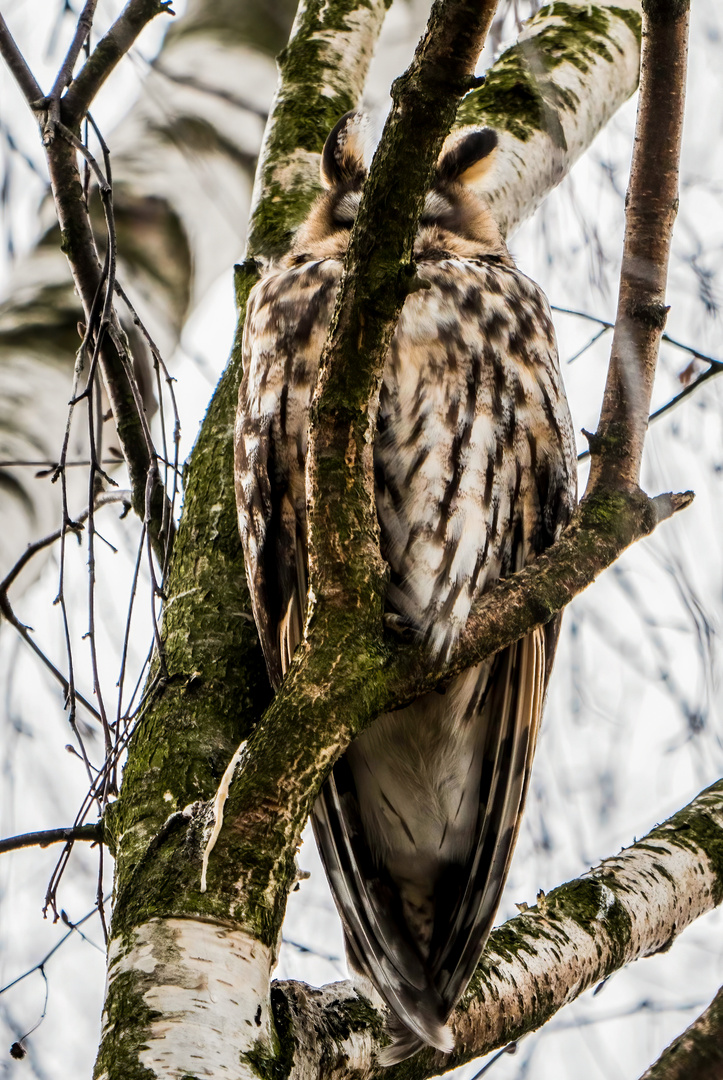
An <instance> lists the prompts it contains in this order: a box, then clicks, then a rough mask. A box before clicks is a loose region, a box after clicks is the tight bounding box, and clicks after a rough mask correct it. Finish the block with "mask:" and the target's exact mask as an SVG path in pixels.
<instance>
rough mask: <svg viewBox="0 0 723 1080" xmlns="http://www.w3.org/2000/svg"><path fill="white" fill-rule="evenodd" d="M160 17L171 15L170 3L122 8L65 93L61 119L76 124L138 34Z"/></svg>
mask: <svg viewBox="0 0 723 1080" xmlns="http://www.w3.org/2000/svg"><path fill="white" fill-rule="evenodd" d="M164 13H166V14H170V15H173V14H174V12H173V10H172V8H171V3H170V0H130V3H128V4H126V6H125V7H124V8H123V11H122V12H121V13H120V15H119V16H118V18H117V19H116V21H115V22H114V23H113V25H112V26H111V28H110V29H109V30H108V32H107V33H106V34H104V35H103V37H102V38H101V39H100V41H99V42H98V44H97V45H96V47H95V49H94V50H93V52H92V53H91V54H90V56H89V58H88V59H87V60H86V62H85V64H84V65H83V67H82V68H81V69H80V71H79V72H78V74H77V75H76V77H75V79H73V81H72V82H71V84H70V86H69V87H68V90H67V91H66V93H65V97H64V98H63V116H64V118H65V120H66V122H67V123H68V124H70V125H71V126H72V125H73V124H78V123H80V121H81V119H82V118H83V117H84V116H85V114H86V112H87V111H88V109H89V108H90V106H91V105H92V103H93V99H94V98H95V95H96V94H97V93H98V91H99V90H100V88H101V86H102V85H103V83H104V82H105V81H106V79H107V78H108V76H109V75H110V74H111V72H112V71H113V70H114V68H115V67H116V65H117V64H118V62H119V61H120V60H121V59H122V58H123V57H124V56H125V55H126V53H127V52H128V51H129V49H130V48H131V46H132V45H133V43H134V41H135V40H136V38H137V37H138V35H139V34H140V33H141V31H142V30H143V29H144V28H145V27H146V26H147V25H148V23H149V22H151V20H152V19H154V18H155V17H156V15H161V14H164Z"/></svg>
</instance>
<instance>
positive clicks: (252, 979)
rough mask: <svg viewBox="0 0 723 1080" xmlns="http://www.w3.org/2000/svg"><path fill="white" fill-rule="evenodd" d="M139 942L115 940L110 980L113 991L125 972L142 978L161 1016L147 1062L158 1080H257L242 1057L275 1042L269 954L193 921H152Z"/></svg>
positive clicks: (236, 934) (145, 1052)
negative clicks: (128, 943) (188, 1078)
mask: <svg viewBox="0 0 723 1080" xmlns="http://www.w3.org/2000/svg"><path fill="white" fill-rule="evenodd" d="M133 938H134V940H133V944H132V946H131V948H130V949H123V950H122V947H121V943H120V942H119V941H118V940H116V941H113V942H112V943H111V945H110V949H109V963H108V982H109V990H110V992H111V993H112V986H113V982H114V981H115V980H116V979H117V978H118V977H119V976H120V975H123V974H126V973H129V972H130V973H134V974H136V975H137V976H138V977H139V978H138V989H139V992H140V993H142V995H143V1000H144V1001H145V1003H146V1004H147V1005H148V1007H149V1008H150V1009H152V1010H153V1011H154V1013H157V1014H158V1015H157V1016H156V1018H155V1019H154V1020H153V1021H152V1022H151V1024H150V1026H149V1030H148V1033H147V1035H146V1038H145V1039H144V1044H143V1048H142V1049H141V1051H140V1053H139V1061H140V1062H141V1064H142V1065H144V1066H145V1067H146V1068H148V1069H150V1070H151V1072H152V1074H153V1076H154V1077H157V1078H158V1080H179V1078H180V1077H182V1076H186V1075H190V1076H197V1077H203V1078H209V1080H252V1078H253V1080H258V1077H257V1076H256V1074H255V1073H254V1071H253V1069H252V1068H251V1066H250V1065H249V1064H248V1063H247V1062H245V1061H244V1060H243V1059H242V1055H243V1054H244V1053H245V1052H248V1051H249V1050H252V1049H253V1048H254V1046H256V1044H257V1043H259V1042H261V1043H262V1044H264V1045H265V1046H268V1045H269V1044H270V1030H271V1025H270V1015H269V980H270V975H271V966H272V962H273V956H272V953H271V950H270V949H267V948H266V947H265V946H263V945H261V944H260V943H259V942H258V941H255V940H254V939H253V938H251V937H250V936H249V935H248V934H245V933H243V932H241V931H239V930H231V929H227V928H226V927H223V926H218V925H214V924H212V923H207V922H201V921H200V920H195V919H151V920H150V921H149V922H147V923H144V924H143V925H142V926H140V927H139V928H138V929H137V930H135V931H134V935H133ZM105 1023H106V1026H107V1018H106V1020H105ZM105 1075H106V1074H104V1076H103V1077H101V1078H99V1080H105Z"/></svg>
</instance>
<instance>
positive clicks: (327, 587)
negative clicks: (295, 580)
mask: <svg viewBox="0 0 723 1080" xmlns="http://www.w3.org/2000/svg"><path fill="white" fill-rule="evenodd" d="M496 7H497V0H436V2H435V3H434V5H433V7H432V11H431V13H430V17H429V22H428V24H427V28H426V30H425V33H424V34H423V36H422V38H421V40H420V42H419V44H418V45H417V49H416V51H415V54H414V58H413V60H412V63H411V65H410V66H409V68H408V69H407V71H406V72H405V73H404V75H402V76H401V77H400V78H399V79H397V81H396V82H395V83H394V85H393V87H392V108H391V111H390V113H389V116H388V117H387V121H386V124H385V125H384V131H383V132H382V137H381V140H380V143H379V146H378V147H377V150H376V153H375V155H374V160H373V162H372V166H371V169H370V172H369V177H368V179H367V182H366V184H365V186H364V193H363V196H362V200H361V205H360V207H359V212H358V214H357V218H356V221H355V223H354V227H353V229H352V234H351V238H350V242H349V250H348V252H347V255H346V259H345V261H344V273H343V276H342V280H341V283H340V286H339V291H338V294H337V298H336V306H335V309H334V315H333V318H332V323H331V329H330V331H329V336H328V338H327V341H326V344H325V346H324V349H323V352H322V356H321V369H320V377H319V382H318V385H317V388H316V393H315V395H314V400H313V403H312V407H311V417H310V429H309V451H308V457H307V465H306V478H307V498H308V500H309V510H308V526H309V581H310V596H313V597H314V598H315V600H316V601H317V602H319V603H323V602H333V603H335V604H338V605H339V606H340V607H341V608H347V609H348V608H349V606H354V607H356V608H358V609H360V610H362V611H366V610H368V611H369V613H370V615H371V616H372V618H373V617H374V615H375V614H376V616H377V617H378V618H379V619H381V599H382V597H383V593H384V583H385V581H386V572H387V571H386V566H385V564H384V563H383V560H382V559H381V556H380V554H379V543H378V526H377V517H376V506H375V497H374V481H373V467H372V444H373V440H374V422H373V417H374V416H375V414H376V407H375V405H374V399H375V396H376V395H378V392H379V386H380V382H381V375H382V369H383V366H384V362H385V359H386V356H387V352H388V349H389V345H390V342H391V339H392V335H393V333H394V330H395V328H396V325H397V320H398V318H399V314H400V312H401V310H402V306H403V304H404V301H405V299H406V297H407V295H408V292H409V282H410V279H412V278H413V277H414V266H413V259H412V249H413V245H414V236H415V233H416V229H417V222H418V220H419V215H420V213H421V211H422V206H423V204H424V197H425V194H426V192H427V190H428V188H429V182H430V177H431V174H432V170H433V168H434V164H435V162H436V160H437V157H438V156H439V152H440V150H441V148H442V143H443V142H444V140H445V138H446V137H447V135H448V133H449V131H450V129H451V127H452V124H453V122H454V118H455V116H456V113H457V109H458V107H459V103H460V101H461V99H462V98H463V97H464V95H465V94H466V93H467V92H468V91H469V90H470V89H471V88H472V87H473V86H474V85H475V80H474V70H475V65H476V63H477V60H478V58H479V55H480V52H481V51H482V47H483V45H484V42H485V38H486V36H487V31H488V29H489V26H490V23H491V22H492V18H493V16H494V13H495V9H496ZM402 177H403V178H404V179H403V182H402Z"/></svg>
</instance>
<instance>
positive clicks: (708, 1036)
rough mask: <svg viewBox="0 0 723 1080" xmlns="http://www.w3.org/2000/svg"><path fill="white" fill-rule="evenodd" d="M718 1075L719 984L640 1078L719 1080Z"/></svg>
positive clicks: (721, 1050) (722, 1025) (722, 1009)
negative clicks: (687, 1025)
mask: <svg viewBox="0 0 723 1080" xmlns="http://www.w3.org/2000/svg"><path fill="white" fill-rule="evenodd" d="M722 1076H723V987H721V989H720V990H719V991H718V993H717V994H716V996H715V997H714V998H713V1000H712V1002H711V1003H710V1005H709V1006H708V1008H707V1009H706V1010H705V1012H704V1013H701V1015H700V1016H699V1017H698V1019H697V1020H695V1021H694V1022H693V1023H692V1024H691V1025H690V1027H689V1028H687V1029H686V1030H685V1031H684V1032H683V1034H682V1035H679V1036H678V1038H677V1039H675V1041H674V1042H672V1043H671V1044H670V1046H669V1047H668V1048H667V1050H664V1051H663V1053H662V1054H661V1055H660V1057H659V1058H658V1060H657V1061H656V1062H655V1063H654V1064H653V1065H651V1066H650V1068H649V1069H648V1070H647V1072H646V1073H644V1074H643V1076H641V1078H640V1080H692V1078H695V1080H721V1077H722Z"/></svg>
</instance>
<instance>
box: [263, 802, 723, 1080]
mask: <svg viewBox="0 0 723 1080" xmlns="http://www.w3.org/2000/svg"><path fill="white" fill-rule="evenodd" d="M722 899H723V781H718V782H717V783H716V784H713V785H712V786H711V787H710V788H708V789H706V790H705V791H703V792H701V793H700V795H698V796H697V797H696V798H695V799H694V800H693V802H691V803H690V804H689V805H688V806H687V807H685V808H684V809H683V810H680V811H679V812H678V813H677V814H675V815H674V816H673V817H672V818H670V819H669V820H668V821H666V822H664V823H663V824H662V825H658V826H657V827H656V828H654V829H653V830H652V831H651V832H649V833H648V835H647V836H645V837H644V838H643V839H642V840H639V841H638V842H637V843H635V844H633V845H632V847H629V848H626V849H624V850H623V851H622V852H620V854H619V855H615V856H612V857H611V858H608V859H605V860H604V861H603V862H602V863H600V865H599V866H596V867H595V868H594V869H592V870H591V871H590V872H589V873H587V874H584V875H583V876H582V877H580V878H577V879H576V880H573V881H569V882H567V884H565V885H561V886H560V887H559V888H557V889H554V890H553V891H552V892H551V893H548V894H547V896H545V895H544V894H540V896H539V897H538V905H537V906H536V907H533V908H530V909H528V910H526V911H524V913H523V914H521V915H519V916H517V917H516V918H514V919H510V920H509V921H508V922H506V923H505V924H504V925H502V926H500V927H498V928H497V929H496V930H494V931H493V932H492V935H491V937H490V939H489V943H488V945H487V948H486V950H485V952H484V954H483V956H482V960H481V962H480V964H479V967H478V968H477V971H476V973H475V975H474V977H473V979H472V982H471V983H470V986H469V988H468V991H467V993H466V995H465V997H464V998H463V999H462V1002H461V1003H460V1005H459V1006H458V1007H457V1009H456V1010H455V1012H454V1013H453V1015H452V1019H451V1023H452V1027H453V1030H454V1033H455V1044H456V1045H455V1049H454V1050H453V1052H452V1054H451V1055H449V1056H445V1055H442V1054H439V1053H437V1052H434V1051H431V1050H426V1051H422V1052H421V1053H420V1054H418V1055H417V1056H416V1057H415V1058H414V1059H412V1061H409V1062H404V1063H402V1064H401V1065H400V1066H397V1067H396V1069H395V1070H394V1072H393V1074H391V1073H389V1074H388V1073H387V1071H386V1070H385V1071H384V1075H385V1076H386V1075H390V1076H392V1075H393V1076H394V1078H395V1080H402V1078H404V1080H406V1078H409V1080H412V1078H414V1080H424V1078H425V1077H428V1076H436V1075H439V1074H440V1073H442V1072H447V1071H448V1070H449V1069H452V1068H455V1067H457V1066H459V1065H462V1064H464V1063H465V1062H468V1061H470V1060H472V1059H473V1058H475V1057H479V1056H480V1055H482V1054H486V1053H489V1052H490V1051H491V1050H494V1049H496V1048H497V1047H500V1046H505V1045H507V1044H508V1043H510V1042H513V1041H515V1040H516V1039H519V1038H521V1037H522V1036H523V1035H525V1034H526V1033H527V1032H529V1031H535V1030H536V1029H537V1028H539V1027H541V1026H542V1025H543V1024H544V1023H546V1022H547V1021H548V1020H549V1019H550V1018H551V1017H552V1016H554V1014H555V1013H556V1012H557V1011H558V1010H559V1009H561V1008H562V1007H563V1006H564V1005H566V1004H567V1003H568V1002H569V1001H572V1000H574V998H576V997H579V995H580V994H582V993H583V992H584V991H585V990H587V989H588V988H589V987H591V986H594V985H595V983H597V982H599V981H600V980H601V979H604V978H606V977H607V976H608V975H610V974H612V972H614V971H618V970H619V969H620V968H622V967H624V966H625V965H626V964H628V963H631V962H632V961H633V960H637V959H639V958H640V957H644V956H651V955H653V954H654V953H656V952H660V951H663V950H665V949H668V948H669V947H670V945H671V944H672V942H673V941H674V940H675V938H676V937H677V936H678V934H680V933H681V931H682V930H684V929H685V927H687V926H689V925H690V924H691V923H692V922H693V921H694V920H695V919H697V918H699V917H700V916H701V915H703V914H705V913H706V912H708V911H710V910H712V908H714V907H715V906H716V905H717V904H719V903H720V902H721V900H722ZM719 997H720V995H719ZM272 1003H273V1006H274V1012H275V1018H276V1027H277V1031H278V1032H280V1033H282V1034H281V1038H282V1048H281V1054H282V1055H284V1054H286V1055H289V1056H290V1062H289V1063H288V1064H287V1066H286V1067H287V1069H290V1073H289V1075H290V1076H291V1077H293V1078H298V1077H304V1076H314V1077H316V1078H317V1080H341V1077H342V1076H344V1075H348V1074H349V1072H353V1074H354V1075H355V1076H356V1077H359V1078H364V1077H367V1076H370V1075H374V1074H378V1070H377V1068H376V1067H375V1057H376V1053H377V1052H378V1049H379V1048H380V1042H379V1030H380V1027H381V1024H380V1018H379V1016H378V1014H376V1013H375V1010H374V1009H373V1008H372V1007H371V1006H368V1008H367V1009H366V1011H364V1009H363V1007H362V1005H363V1002H360V1000H359V998H358V996H357V994H356V992H355V991H354V989H353V988H352V986H351V985H350V984H349V983H332V984H331V985H330V986H327V987H323V988H322V989H321V990H313V989H311V988H310V987H308V986H304V985H303V984H299V983H290V982H280V983H276V984H275V985H274V987H273V989H272ZM284 1060H285V1061H287V1062H288V1061H289V1059H288V1058H284ZM346 1070H348V1071H346ZM683 1075H685V1076H696V1077H698V1076H701V1078H702V1077H703V1076H707V1075H708V1074H706V1073H704V1072H700V1073H699V1072H698V1071H697V1070H696V1069H695V1068H694V1069H692V1070H691V1071H689V1072H685V1073H676V1072H674V1073H672V1074H671V1078H670V1080H678V1077H679V1076H680V1077H682V1076H683ZM718 1075H720V1074H716V1073H712V1074H711V1080H712V1078H713V1077H714V1076H715V1077H716V1078H717V1076H718ZM646 1076H647V1074H646ZM653 1076H654V1078H655V1080H664V1078H665V1080H667V1078H668V1074H666V1073H661V1074H659V1075H658V1074H657V1073H655V1074H653ZM653 1076H651V1077H650V1080H653Z"/></svg>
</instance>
